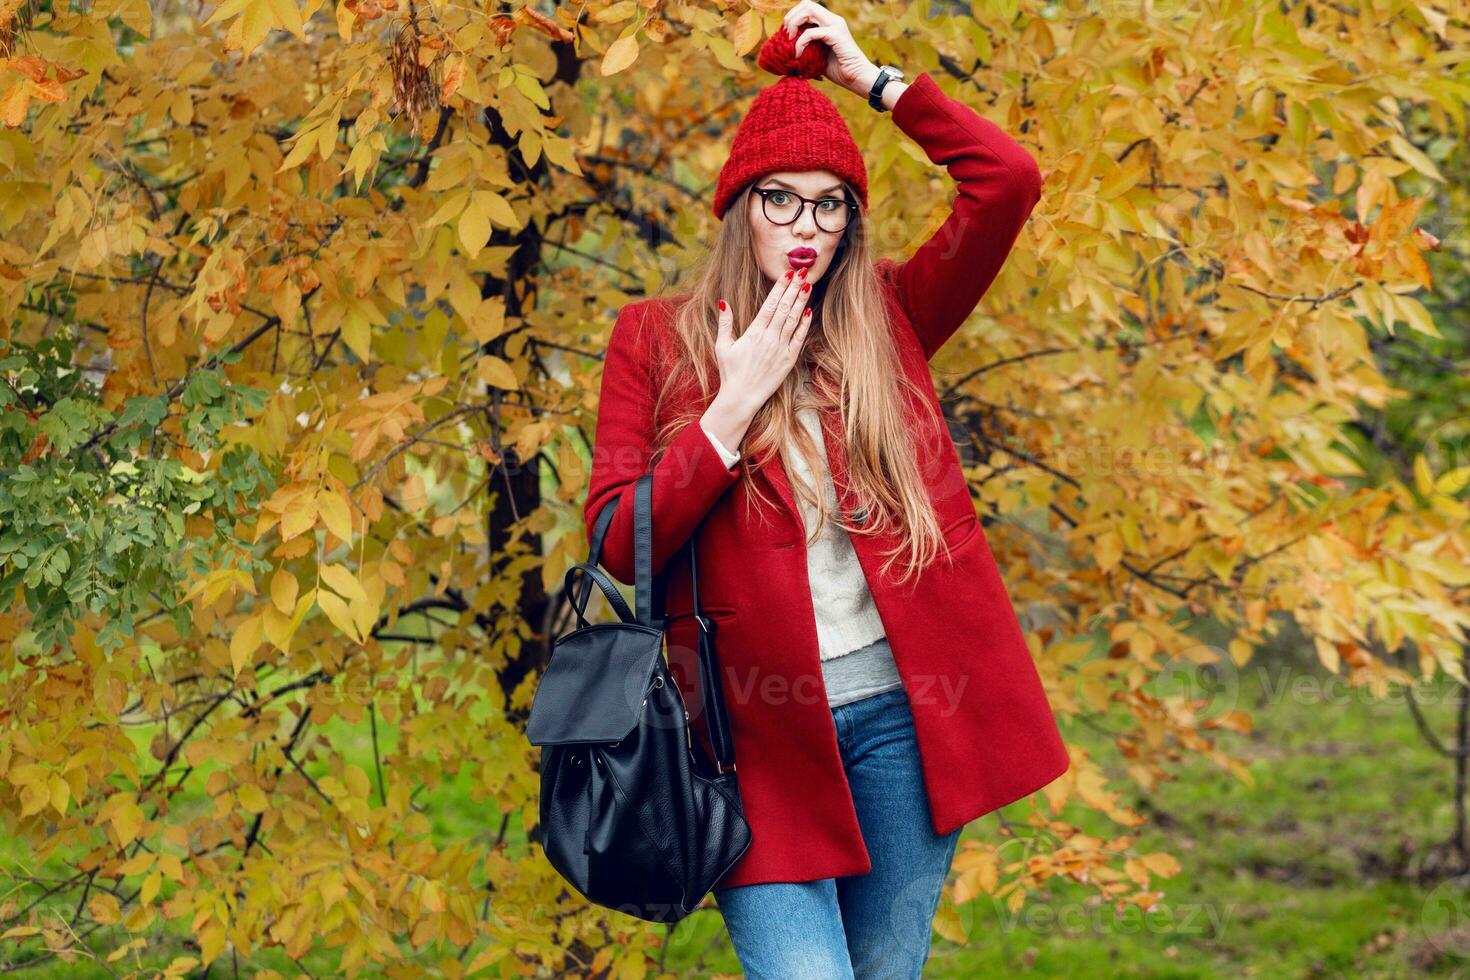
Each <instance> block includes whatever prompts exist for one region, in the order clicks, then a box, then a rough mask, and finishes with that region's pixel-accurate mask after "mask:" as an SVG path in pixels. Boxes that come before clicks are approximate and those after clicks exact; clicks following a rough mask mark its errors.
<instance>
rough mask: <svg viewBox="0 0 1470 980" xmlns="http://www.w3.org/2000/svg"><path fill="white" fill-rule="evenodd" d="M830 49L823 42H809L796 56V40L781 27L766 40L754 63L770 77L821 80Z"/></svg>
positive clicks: (825, 69) (824, 72)
mask: <svg viewBox="0 0 1470 980" xmlns="http://www.w3.org/2000/svg"><path fill="white" fill-rule="evenodd" d="M829 51H830V49H829V48H828V47H827V45H826V43H825V42H822V41H810V42H808V43H807V46H806V47H805V48H804V49H803V50H802V52H801V57H800V58H798V57H797V56H796V38H795V37H793V36H792V35H790V34H787V33H786V28H785V26H784V25H783V26H782V27H781V28H779V29H778V30H777V31H776V33H774V34H772V35H771V36H770V37H768V38H766V43H764V44H762V45H761V49H760V51H759V52H758V53H757V54H756V56H755V63H756V64H758V65H760V66H761V67H762V68H764V69H765V70H766V71H768V72H770V73H771V74H772V75H781V76H787V75H790V76H794V77H796V78H810V79H818V78H822V77H823V76H824V75H825V74H826V71H827V54H828V52H829Z"/></svg>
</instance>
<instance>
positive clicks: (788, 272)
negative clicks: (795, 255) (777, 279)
mask: <svg viewBox="0 0 1470 980" xmlns="http://www.w3.org/2000/svg"><path fill="white" fill-rule="evenodd" d="M791 276H792V270H790V269H787V270H786V278H787V279H790V278H791Z"/></svg>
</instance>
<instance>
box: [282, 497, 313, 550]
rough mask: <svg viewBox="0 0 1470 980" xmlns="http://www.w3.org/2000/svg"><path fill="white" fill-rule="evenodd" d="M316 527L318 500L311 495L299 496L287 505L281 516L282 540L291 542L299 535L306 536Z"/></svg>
mask: <svg viewBox="0 0 1470 980" xmlns="http://www.w3.org/2000/svg"><path fill="white" fill-rule="evenodd" d="M315 525H316V498H315V497H313V496H312V495H311V494H309V493H303V494H299V495H297V496H296V497H294V498H292V500H291V502H290V503H289V504H287V505H286V512H285V513H284V514H282V515H281V540H282V541H290V540H291V539H292V538H294V537H296V536H297V535H298V534H305V533H306V532H307V531H310V530H311V529H312V527H313V526H315Z"/></svg>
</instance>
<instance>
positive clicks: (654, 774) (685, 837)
mask: <svg viewBox="0 0 1470 980" xmlns="http://www.w3.org/2000/svg"><path fill="white" fill-rule="evenodd" d="M652 494H653V476H652V474H647V473H645V474H644V475H643V476H642V477H640V478H639V480H638V482H637V485H636V486H635V487H634V498H633V518H634V522H633V538H634V547H633V552H634V589H635V593H634V601H635V605H636V608H637V612H636V614H635V613H633V612H630V611H629V610H628V605H627V603H626V602H624V601H623V597H622V595H621V594H620V593H619V592H618V589H617V586H616V584H614V582H613V581H612V579H610V578H609V577H608V575H607V574H606V573H605V572H604V571H603V570H602V569H600V568H598V567H597V565H598V561H599V558H600V556H601V554H602V540H603V537H604V535H606V533H607V527H608V523H609V521H611V519H612V515H613V510H614V508H615V507H616V506H617V503H618V501H619V499H621V498H620V497H614V498H613V499H612V500H610V501H608V503H607V504H606V505H605V506H604V507H603V509H602V511H601V512H600V513H599V514H598V516H597V523H596V525H595V527H594V529H593V534H592V550H591V554H590V555H589V558H588V560H587V561H585V562H577V563H576V564H575V565H573V566H572V567H571V568H569V569H567V574H566V581H565V590H566V594H567V596H568V597H569V598H570V601H571V603H572V607H573V609H574V610H575V611H576V614H577V623H578V625H577V626H576V627H575V628H574V629H572V630H571V631H569V632H567V633H566V634H564V635H563V636H561V637H559V638H557V639H556V641H555V642H554V643H553V645H552V654H551V662H550V663H549V664H548V665H547V668H546V672H545V674H544V675H542V678H541V681H540V683H539V684H538V686H537V688H536V696H535V700H534V701H533V702H532V705H531V713H530V717H529V719H528V720H527V724H526V737H527V738H528V739H529V740H530V741H531V743H532V744H534V745H540V746H542V751H541V801H540V812H541V833H542V839H541V842H542V847H543V849H544V850H545V852H546V857H547V860H548V861H550V862H551V865H552V867H554V868H555V869H556V870H557V872H558V873H559V874H561V876H562V877H563V878H565V879H566V880H567V881H568V882H569V883H570V884H571V885H572V887H574V888H575V889H576V890H577V891H578V892H580V893H581V894H582V895H584V896H585V897H586V898H587V899H589V900H590V901H592V902H595V903H596V904H598V905H603V906H606V907H608V908H612V909H616V910H618V911H620V912H625V913H627V914H628V915H632V916H635V917H636V918H639V919H647V920H650V921H654V922H677V921H679V920H680V919H682V918H684V917H685V916H687V915H689V914H690V913H691V912H693V911H694V909H695V907H697V906H698V905H699V904H700V902H701V901H702V900H703V899H704V896H705V895H706V894H707V893H708V892H709V890H710V889H711V888H712V887H713V886H714V885H715V883H717V882H718V881H719V879H720V878H721V877H722V876H723V875H724V874H725V872H726V871H728V870H729V868H730V867H731V866H732V865H733V864H734V863H735V862H736V861H737V860H738V859H739V858H740V856H741V855H742V854H744V853H745V850H746V848H747V847H749V846H750V826H749V824H747V823H746V821H745V815H744V813H743V811H742V810H741V805H740V790H739V787H738V785H737V783H736V777H735V751H734V743H733V741H732V740H731V737H730V727H729V721H728V719H727V717H726V714H725V703H724V699H723V696H722V691H721V686H720V679H719V677H720V675H719V662H718V659H717V657H716V655H715V645H714V638H715V629H714V627H715V623H714V620H711V619H708V618H706V617H705V616H704V614H703V612H702V611H701V609H700V605H699V574H698V570H697V566H696V564H695V560H694V558H695V555H694V538H695V535H696V534H697V529H696V532H695V534H691V535H690V537H689V542H688V544H687V545H686V549H687V552H688V556H689V568H690V572H691V575H692V578H693V586H694V616H695V619H696V620H697V622H698V626H699V628H698V637H699V643H698V646H699V650H698V653H699V671H700V685H699V687H700V690H701V691H702V692H703V702H704V704H703V708H704V718H705V724H706V728H707V731H708V733H709V739H710V746H711V747H712V749H713V753H714V755H713V758H711V757H710V755H709V753H708V752H707V751H706V750H705V747H704V746H703V744H702V743H701V741H700V739H699V738H698V737H697V733H696V732H695V731H694V730H692V729H691V727H690V723H689V712H688V710H687V709H686V708H685V705H684V698H683V695H682V694H681V693H680V692H679V689H678V687H677V685H675V684H674V682H673V678H672V677H671V676H670V674H669V671H668V666H667V664H666V663H665V660H664V657H663V645H664V626H665V620H664V609H663V596H664V593H665V592H666V580H665V579H664V578H663V574H662V573H661V574H660V576H659V577H658V579H657V580H656V579H655V577H654V576H653V574H652V560H653V559H652V550H653V524H652V499H653V498H652ZM672 564H673V563H672V561H670V563H669V565H670V566H672ZM578 574H581V575H583V576H585V578H584V579H583V582H582V585H583V588H582V590H581V595H580V596H578V595H577V594H576V592H575V591H574V581H575V578H576V576H577V575H578ZM592 584H596V585H597V587H598V588H599V589H601V590H602V594H603V595H605V596H606V597H607V601H608V603H609V604H610V605H611V606H612V608H613V611H614V612H616V613H617V615H618V617H619V619H618V621H617V622H611V623H591V624H589V623H588V622H587V619H586V610H587V601H588V598H589V597H590V595H591V585H592Z"/></svg>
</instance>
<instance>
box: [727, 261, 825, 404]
mask: <svg viewBox="0 0 1470 980" xmlns="http://www.w3.org/2000/svg"><path fill="white" fill-rule="evenodd" d="M810 285H811V284H810V283H808V282H807V280H806V277H805V276H804V275H798V274H795V273H791V272H788V273H787V274H786V276H785V277H783V278H781V279H777V280H776V282H775V284H774V285H772V286H771V291H770V292H769V293H767V294H766V300H765V302H764V303H762V304H761V308H760V310H759V311H758V312H757V313H756V315H755V319H753V320H751V321H750V326H748V327H746V328H745V332H744V333H742V334H741V335H740V336H739V337H736V336H735V335H734V328H735V315H734V313H733V312H732V311H731V310H730V304H728V303H726V302H725V301H724V300H720V317H719V325H720V329H719V334H718V336H716V338H715V359H716V361H717V362H718V363H719V367H720V391H721V393H725V392H731V393H738V394H739V396H740V399H741V402H742V403H743V404H745V405H746V406H747V407H748V408H749V409H750V413H751V414H752V415H754V414H755V412H756V411H757V410H758V409H759V408H760V407H761V406H762V405H764V404H765V402H766V399H768V398H770V397H771V395H773V394H774V393H775V391H776V389H777V388H779V387H781V383H782V382H783V381H785V380H786V376H787V375H788V374H790V373H791V369H792V368H793V367H795V366H796V359H797V357H798V356H799V355H800V354H801V348H802V344H803V343H804V342H805V341H806V333H807V328H808V327H809V326H811V321H812V316H811V309H810V307H808V306H807V305H806V300H807V299H808V298H809V297H810V296H811V289H810Z"/></svg>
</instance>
